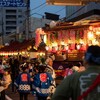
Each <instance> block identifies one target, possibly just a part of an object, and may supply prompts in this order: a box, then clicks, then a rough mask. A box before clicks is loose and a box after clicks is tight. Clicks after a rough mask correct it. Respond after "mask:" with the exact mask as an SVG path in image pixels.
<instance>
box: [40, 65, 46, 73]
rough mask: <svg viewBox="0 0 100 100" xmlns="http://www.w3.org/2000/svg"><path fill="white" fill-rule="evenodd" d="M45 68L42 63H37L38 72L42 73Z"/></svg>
mask: <svg viewBox="0 0 100 100" xmlns="http://www.w3.org/2000/svg"><path fill="white" fill-rule="evenodd" d="M45 69H46V65H44V64H42V65H39V73H44V72H45Z"/></svg>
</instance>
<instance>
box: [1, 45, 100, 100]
mask: <svg viewBox="0 0 100 100" xmlns="http://www.w3.org/2000/svg"><path fill="white" fill-rule="evenodd" d="M53 60H54V59H53V58H52V57H51V56H50V55H48V56H47V58H46V59H43V58H42V59H35V60H34V62H31V61H27V60H23V62H20V61H19V60H18V58H17V57H13V58H12V57H11V58H9V59H7V60H2V61H0V90H2V91H1V95H0V100H5V90H6V89H7V88H8V87H9V86H11V87H12V88H11V89H12V92H18V93H19V100H28V95H29V94H30V93H31V94H32V95H33V97H34V100H56V99H57V100H82V98H85V99H84V100H99V99H100V96H99V95H98V93H99V87H98V86H97V84H98V82H97V81H96V82H97V83H95V84H96V86H94V85H93V86H91V84H92V83H93V81H94V80H95V77H96V76H98V75H99V72H100V70H99V65H100V47H99V46H90V47H89V48H88V49H87V52H86V54H85V56H84V59H83V64H82V63H81V62H78V63H76V64H69V65H67V68H66V69H64V71H63V73H62V76H63V80H62V81H61V83H60V84H59V85H57V84H56V80H55V79H56V74H55V70H54V69H53V67H52V66H53ZM83 65H84V66H83ZM89 86H90V88H89ZM2 87H3V89H2ZM91 87H92V90H91ZM94 87H95V89H94ZM90 91H93V92H91V93H90ZM93 93H94V94H95V95H94V94H93ZM91 95H92V96H93V98H91Z"/></svg>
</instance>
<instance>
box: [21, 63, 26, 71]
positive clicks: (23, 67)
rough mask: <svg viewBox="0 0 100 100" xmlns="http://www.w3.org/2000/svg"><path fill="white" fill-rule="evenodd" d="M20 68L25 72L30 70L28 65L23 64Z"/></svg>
mask: <svg viewBox="0 0 100 100" xmlns="http://www.w3.org/2000/svg"><path fill="white" fill-rule="evenodd" d="M20 67H21V70H22V71H23V72H25V71H27V69H28V65H27V64H26V63H24V64H22V65H21V66H20Z"/></svg>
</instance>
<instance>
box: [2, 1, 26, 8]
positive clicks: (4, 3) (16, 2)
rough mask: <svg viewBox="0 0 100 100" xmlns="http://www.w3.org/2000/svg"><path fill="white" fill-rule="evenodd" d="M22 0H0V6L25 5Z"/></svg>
mask: <svg viewBox="0 0 100 100" xmlns="http://www.w3.org/2000/svg"><path fill="white" fill-rule="evenodd" d="M26 6H27V4H26V3H24V1H23V0H0V7H26Z"/></svg>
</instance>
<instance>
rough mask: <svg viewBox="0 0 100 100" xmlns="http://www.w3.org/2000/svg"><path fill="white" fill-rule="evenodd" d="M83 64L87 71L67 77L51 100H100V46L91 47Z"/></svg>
mask: <svg viewBox="0 0 100 100" xmlns="http://www.w3.org/2000/svg"><path fill="white" fill-rule="evenodd" d="M83 63H84V66H85V68H86V69H85V70H84V71H81V72H75V73H74V74H72V75H69V76H68V77H66V78H65V79H64V80H63V81H62V82H61V83H60V85H59V86H58V87H57V89H56V91H55V93H54V95H53V96H52V99H51V100H100V46H97V45H91V46H89V47H88V48H87V51H86V53H85V56H84V60H83Z"/></svg>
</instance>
